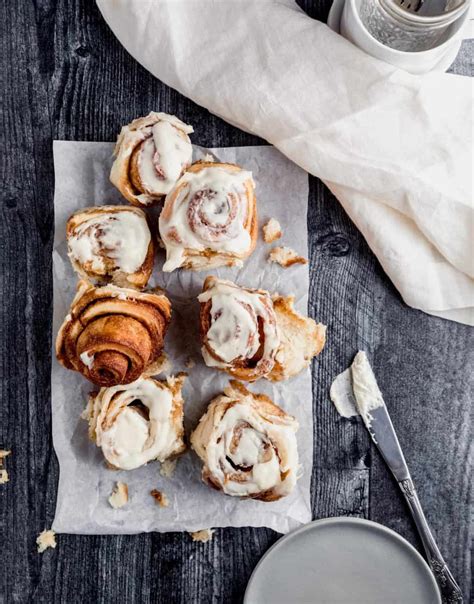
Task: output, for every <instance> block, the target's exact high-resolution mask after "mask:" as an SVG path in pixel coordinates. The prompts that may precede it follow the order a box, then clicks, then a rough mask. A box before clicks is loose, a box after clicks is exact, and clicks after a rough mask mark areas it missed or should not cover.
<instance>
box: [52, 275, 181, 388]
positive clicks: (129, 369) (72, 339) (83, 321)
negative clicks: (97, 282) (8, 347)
mask: <svg viewBox="0 0 474 604" xmlns="http://www.w3.org/2000/svg"><path fill="white" fill-rule="evenodd" d="M170 317H171V304H170V302H169V300H168V298H166V296H164V295H163V294H155V293H146V292H138V291H134V290H130V289H122V288H119V287H116V286H110V285H109V286H104V287H94V286H93V285H91V284H89V283H87V282H85V281H81V282H80V283H79V286H78V292H77V294H76V297H75V298H74V300H73V302H72V305H71V309H70V313H69V315H68V316H67V317H66V319H65V321H64V323H63V325H62V326H61V328H60V330H59V333H58V337H57V340H56V356H57V358H58V361H59V362H60V363H61V364H62V365H64V366H65V367H67V368H68V369H73V370H75V371H79V372H80V373H82V374H83V375H84V376H85V377H86V378H88V379H89V380H90V381H91V382H93V383H94V384H97V385H99V386H113V385H116V384H128V383H130V382H133V381H134V380H136V379H137V378H138V377H139V376H140V375H141V374H142V373H143V371H145V370H146V368H147V367H148V366H149V365H151V363H153V362H154V361H155V360H156V359H157V358H158V356H159V355H160V353H161V351H162V348H163V340H164V336H165V333H166V330H167V327H168V324H169V320H170ZM81 355H82V358H81Z"/></svg>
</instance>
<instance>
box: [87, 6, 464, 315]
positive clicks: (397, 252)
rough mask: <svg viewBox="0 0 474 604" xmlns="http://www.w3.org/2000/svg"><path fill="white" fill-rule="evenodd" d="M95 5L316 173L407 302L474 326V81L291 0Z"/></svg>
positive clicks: (130, 45) (154, 61)
mask: <svg viewBox="0 0 474 604" xmlns="http://www.w3.org/2000/svg"><path fill="white" fill-rule="evenodd" d="M97 4H98V6H99V8H100V10H101V11H102V14H103V16H104V18H105V20H106V21H107V23H108V24H109V26H110V27H111V28H112V30H113V32H114V33H115V35H116V36H117V38H118V39H119V40H120V42H121V43H122V44H123V45H124V46H125V48H126V49H127V50H128V51H129V52H130V53H131V54H132V56H133V57H135V58H136V59H137V60H138V61H139V62H140V63H141V64H142V65H144V66H145V67H146V68H147V69H148V70H149V71H151V72H152V73H153V74H154V75H155V76H156V77H158V78H159V79H160V80H161V81H163V82H164V83H166V84H167V85H169V86H171V87H173V88H175V89H177V90H178V91H179V92H181V93H182V94H184V95H186V96H187V97H189V98H191V99H193V100H194V101H195V102H196V103H198V104H200V105H202V106H204V107H206V108H207V109H209V111H211V112H212V113H214V114H216V115H218V116H220V117H222V118H223V119H225V120H227V121H228V122H230V123H232V124H234V125H236V126H238V127H239V128H242V129H244V130H247V131H250V132H252V133H255V134H257V135H258V136H260V137H262V138H264V139H266V140H267V141H269V142H270V143H272V144H273V145H275V147H277V148H278V149H279V150H280V151H281V152H282V153H284V154H285V155H287V156H288V157H289V158H290V159H292V160H293V161H294V162H296V163H297V164H299V165H300V166H302V167H303V168H304V169H305V170H307V171H308V172H310V173H311V174H314V175H315V176H318V177H319V178H321V179H322V180H323V181H324V182H325V183H326V185H327V186H328V187H329V189H330V190H331V191H332V192H333V193H334V195H335V196H336V197H337V198H338V200H339V201H340V202H341V204H342V205H343V206H344V208H345V210H346V212H347V213H348V214H349V216H350V217H351V219H352V220H353V221H354V223H355V224H356V225H357V227H358V228H359V229H360V231H361V232H362V233H363V235H364V237H365V238H366V240H367V242H368V244H369V246H370V247H371V249H372V250H373V252H374V253H375V254H376V256H377V257H378V259H379V261H380V263H381V264H382V266H383V268H384V270H385V271H386V273H387V274H388V276H389V277H390V279H391V280H392V281H393V283H394V284H395V286H396V287H397V288H398V290H399V291H400V293H401V295H402V297H403V299H404V300H405V302H406V303H407V304H409V305H410V306H413V307H414V308H418V309H421V310H423V311H425V312H427V313H431V314H434V315H437V316H440V317H444V318H448V319H453V320H455V321H459V322H462V323H469V324H471V325H472V324H474V281H473V276H474V274H473V273H474V270H473V269H474V266H473V265H474V262H473V253H472V252H473V249H472V225H473V214H474V212H473V207H472V178H471V170H472V153H473V148H472V93H473V88H472V82H471V80H470V78H467V77H463V76H456V75H452V74H440V73H431V74H428V75H425V76H422V77H420V76H414V75H411V74H408V73H406V72H404V71H401V70H398V69H396V68H394V67H392V66H390V65H388V64H385V63H382V62H381V61H378V60H376V59H374V58H372V57H369V56H367V55H366V54H364V53H363V52H362V51H360V50H359V49H357V48H356V47H354V46H353V45H352V44H350V43H349V42H347V41H346V40H344V39H343V38H342V37H340V36H338V35H337V34H335V33H334V32H332V31H331V30H330V29H329V28H328V27H327V26H326V25H324V24H323V23H320V22H318V21H315V20H313V19H311V18H310V17H308V16H307V15H306V14H305V13H304V12H303V11H301V10H300V9H299V7H298V6H297V5H296V4H295V2H294V1H293V0H232V1H226V0H220V1H219V0H97ZM150 109H153V110H160V108H159V107H150ZM195 142H196V143H199V141H195ZM290 201H291V200H290Z"/></svg>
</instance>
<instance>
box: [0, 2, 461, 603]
mask: <svg viewBox="0 0 474 604" xmlns="http://www.w3.org/2000/svg"><path fill="white" fill-rule="evenodd" d="M299 3H300V5H301V6H302V7H303V8H304V9H305V10H307V12H308V13H309V14H310V15H311V16H313V17H315V18H320V19H324V18H326V15H327V12H328V10H329V6H330V0H306V1H303V0H301V1H300V2H299ZM0 27H1V31H2V36H1V41H0V43H1V56H0V61H1V81H0V83H1V85H2V101H3V102H2V112H1V119H2V124H1V126H2V128H1V130H2V138H1V145H2V149H1V150H2V158H1V176H2V183H3V190H2V202H3V203H2V220H1V223H0V229H1V231H0V270H1V275H2V281H1V285H0V292H1V304H0V320H1V330H2V331H1V333H2V341H1V347H0V349H1V396H2V400H1V406H0V448H7V449H10V448H11V449H12V451H13V453H12V456H11V457H10V458H9V459H8V460H7V464H8V470H9V473H10V477H11V480H10V482H9V483H7V484H6V485H3V486H0V544H1V547H2V554H1V562H2V569H1V571H0V602H1V603H2V604H3V603H5V604H6V603H8V604H9V603H10V602H27V601H34V602H48V603H49V602H61V603H62V602H68V603H70V602H72V603H74V602H94V603H95V602H98V603H109V602H127V603H129V602H130V603H134V602H167V603H168V602H186V603H190V602H196V603H197V602H199V603H207V602H238V601H240V600H241V598H242V595H243V592H244V589H245V585H246V582H247V580H248V578H249V576H250V574H251V572H252V570H253V568H254V566H255V564H256V562H257V561H258V560H259V558H260V557H261V555H262V554H263V553H264V552H265V551H266V550H267V549H268V547H269V546H270V545H271V544H272V543H273V542H274V541H275V540H276V539H277V538H278V535H277V534H276V533H274V532H272V531H270V530H266V529H240V530H237V529H222V530H218V531H217V532H216V534H215V536H214V539H213V541H211V542H210V543H208V544H199V543H193V542H192V541H191V539H190V537H189V536H188V535H187V534H179V533H169V534H163V535H161V534H150V535H137V536H118V537H103V536H97V537H86V536H70V535H60V536H59V537H58V547H57V549H56V550H54V551H52V550H49V551H47V552H46V553H44V554H43V555H38V554H37V553H36V547H35V539H36V536H37V535H38V533H39V532H40V531H41V530H43V529H44V528H45V527H49V526H50V525H51V522H52V519H53V516H54V506H55V499H56V487H57V480H58V464H57V461H56V458H55V455H54V452H53V450H52V446H51V410H50V384H49V376H50V341H51V301H52V276H51V249H52V236H53V232H52V229H53V191H54V173H53V163H52V145H51V142H52V140H53V139H54V138H59V139H68V140H110V141H111V140H114V138H115V136H116V134H117V132H118V130H119V129H120V126H121V125H122V124H123V123H125V122H128V121H129V120H131V119H132V118H134V117H136V116H138V115H141V114H144V113H147V112H148V111H149V110H150V109H159V110H162V111H169V112H171V113H175V114H177V115H179V116H180V117H181V118H182V119H184V120H185V121H187V122H189V123H192V124H193V126H194V128H195V135H194V140H195V141H199V143H200V144H202V145H205V146H229V145H253V144H261V141H260V140H259V139H258V138H256V137H253V136H251V135H249V134H246V133H243V132H241V131H239V130H237V129H235V128H233V127H231V126H230V125H228V124H226V123H225V122H223V121H222V120H220V119H219V118H217V117H215V116H212V115H210V114H209V113H208V112H207V111H206V110H204V109H202V108H200V107H198V106H196V105H195V104H194V103H192V102H191V101H189V100H188V99H185V98H183V97H182V96H180V95H179V94H178V93H176V92H175V91H173V90H170V89H169V88H167V87H166V86H164V85H163V84H161V83H160V82H159V81H157V80H156V79H154V78H153V77H152V76H151V75H149V74H148V73H147V72H146V71H145V70H144V69H143V68H142V67H141V66H140V65H138V64H137V63H136V62H135V61H134V60H133V59H132V58H131V57H130V56H129V55H128V54H127V53H126V51H125V50H124V49H123V48H122V47H121V46H120V45H119V44H118V42H117V41H116V40H115V38H114V36H113V34H112V33H111V32H110V31H109V29H108V28H107V26H106V24H105V23H104V21H103V20H102V18H101V17H100V15H99V13H98V11H97V9H96V8H95V4H94V3H93V2H92V0H57V1H55V0H42V1H39V0H38V1H36V2H33V1H32V0H22V1H21V2H15V3H11V2H8V1H7V0H3V2H2V3H1V15H0ZM302 59H303V58H302ZM471 69H472V43H465V44H464V46H463V50H462V52H461V54H460V56H459V57H458V60H457V61H456V64H455V66H454V67H453V71H455V72H458V73H464V74H468V73H470V71H469V70H471ZM310 185H311V186H310V208H309V213H308V227H309V246H310V249H309V253H310V260H311V291H310V294H311V295H310V312H311V314H312V315H313V316H314V317H316V318H317V319H318V320H320V321H322V322H324V323H326V324H327V325H328V345H327V348H326V350H325V352H324V353H323V354H322V355H321V357H320V359H319V360H318V361H317V362H316V363H315V365H314V373H313V375H314V381H313V393H314V403H313V404H314V413H315V450H314V451H315V457H314V471H313V486H312V491H313V512H314V517H315V518H320V517H325V516H335V515H341V514H342V515H353V516H360V517H368V518H372V519H373V520H376V521H378V522H381V523H383V524H385V525H387V526H390V527H391V528H393V529H395V530H396V531H398V532H399V533H401V534H402V535H404V536H405V537H406V538H408V539H409V540H410V541H411V542H412V543H414V544H415V546H417V547H419V542H418V540H417V538H416V536H415V534H414V531H413V526H412V523H411V521H410V519H409V518H408V515H407V509H406V507H405V505H404V503H403V500H402V498H401V497H400V495H399V494H398V493H397V491H396V487H395V485H394V483H393V482H392V480H391V478H390V477H389V475H388V472H387V470H386V468H385V466H384V465H383V463H382V462H381V460H380V458H379V456H378V455H377V452H376V451H374V450H373V447H372V446H371V444H370V443H369V439H368V436H367V434H366V432H365V429H364V428H362V426H361V425H360V423H359V422H357V421H351V422H347V421H343V420H341V419H340V418H338V416H337V414H336V413H335V411H334V409H333V408H332V406H331V404H330V402H329V399H328V388H329V385H330V383H331V381H332V379H333V378H334V376H335V375H336V374H337V373H338V372H339V371H341V370H343V369H344V368H345V367H347V365H348V364H349V362H350V360H351V358H352V356H353V355H354V353H355V352H356V350H357V349H359V348H363V349H365V350H367V352H369V353H370V355H371V357H372V358H373V360H374V365H375V370H376V373H377V376H378V378H379V381H380V384H381V387H382V390H383V391H384V393H385V394H386V398H387V403H388V405H389V408H390V411H391V414H392V416H393V421H394V424H395V427H396V429H397V431H398V433H399V436H400V440H401V443H402V446H403V448H404V450H405V451H406V455H407V458H408V462H409V465H410V467H411V469H412V472H413V476H414V479H415V481H416V484H417V486H418V490H419V494H420V499H421V500H422V503H423V506H424V508H425V511H426V514H427V516H428V519H429V520H430V522H431V524H432V527H433V530H434V533H435V535H436V537H437V539H438V541H439V545H440V547H441V549H442V551H443V553H444V554H445V556H446V558H447V560H448V562H449V563H450V565H451V567H452V570H453V573H454V574H455V576H456V577H457V578H458V580H459V582H460V583H461V585H462V587H463V589H464V592H465V595H466V597H467V600H466V601H468V597H469V588H470V574H469V562H470V560H469V502H470V500H471V499H472V486H471V481H470V468H471V465H470V464H471V458H470V456H469V455H470V453H471V454H472V451H471V452H470V449H469V447H470V442H471V431H470V428H471V425H470V416H469V409H470V400H469V388H470V386H472V378H471V377H470V373H469V361H471V366H472V355H471V357H469V355H470V351H471V350H472V331H471V330H469V328H467V327H464V326H461V325H457V324H455V323H450V322H447V321H443V320H441V319H435V318H433V317H429V316H427V315H424V314H423V313H420V312H417V311H414V310H412V309H409V308H407V307H406V306H405V305H404V304H403V302H402V301H401V300H400V297H399V295H398V294H397V292H396V291H395V290H394V288H393V286H392V285H391V284H390V282H389V281H388V280H387V278H386V276H385V275H384V273H383V271H382V270H381V268H380V266H379V264H378V263H377V261H376V259H375V258H374V257H373V255H372V254H371V253H370V251H369V249H368V248H367V245H366V244H365V242H364V240H363V238H362V237H361V235H360V234H359V233H358V232H357V230H356V229H355V227H354V226H353V225H352V223H351V222H350V220H349V219H348V218H347V216H346V215H345V213H344V212H343V210H342V209H341V207H340V206H339V204H338V202H337V200H335V198H334V197H333V196H332V195H331V194H330V193H329V192H328V191H327V189H326V188H325V187H324V186H323V185H322V184H321V183H320V182H319V181H317V180H316V179H314V178H311V179H310Z"/></svg>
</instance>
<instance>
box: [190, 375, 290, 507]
mask: <svg viewBox="0 0 474 604" xmlns="http://www.w3.org/2000/svg"><path fill="white" fill-rule="evenodd" d="M267 401H268V399H267ZM267 401H265V402H263V401H261V400H259V399H258V398H257V397H255V396H253V395H252V393H250V392H248V391H246V390H245V389H244V388H242V387H241V388H240V389H239V390H234V389H233V388H232V387H229V388H227V389H226V391H225V395H222V396H220V397H218V398H217V399H215V400H214V401H212V403H211V404H210V405H209V408H208V411H207V412H206V414H205V415H204V416H203V417H202V418H201V420H200V423H199V425H198V427H197V428H196V430H195V431H194V432H193V434H192V436H191V443H192V446H193V448H194V449H195V451H196V453H197V454H198V455H199V457H200V458H201V459H202V460H203V462H204V469H203V478H204V479H205V480H206V481H207V482H210V483H211V484H212V485H213V486H217V487H218V488H220V489H221V490H222V491H223V492H224V493H226V494H227V495H234V496H239V497H255V498H262V499H265V500H274V499H279V498H280V497H283V496H285V495H287V494H288V493H289V492H290V491H291V490H292V488H293V487H294V485H295V483H296V479H297V470H298V453H297V447H296V436H295V433H296V430H297V429H298V423H297V422H296V420H295V419H294V418H293V417H291V416H289V415H286V414H285V413H283V411H282V410H281V409H279V408H278V407H276V406H275V405H274V404H273V403H271V402H270V401H268V402H267Z"/></svg>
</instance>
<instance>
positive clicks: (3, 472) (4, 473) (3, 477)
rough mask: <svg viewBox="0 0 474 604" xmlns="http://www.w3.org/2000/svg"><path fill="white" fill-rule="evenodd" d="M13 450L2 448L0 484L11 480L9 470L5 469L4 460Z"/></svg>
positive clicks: (0, 455)
mask: <svg viewBox="0 0 474 604" xmlns="http://www.w3.org/2000/svg"><path fill="white" fill-rule="evenodd" d="M10 453H11V451H6V450H5V449H0V484H5V483H7V482H8V481H9V480H10V477H9V476H8V472H7V471H6V470H5V469H3V460H4V459H5V457H7V456H8V455H10Z"/></svg>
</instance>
